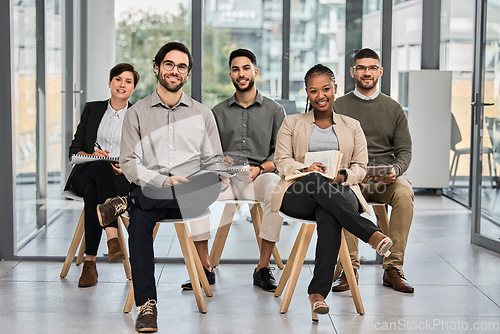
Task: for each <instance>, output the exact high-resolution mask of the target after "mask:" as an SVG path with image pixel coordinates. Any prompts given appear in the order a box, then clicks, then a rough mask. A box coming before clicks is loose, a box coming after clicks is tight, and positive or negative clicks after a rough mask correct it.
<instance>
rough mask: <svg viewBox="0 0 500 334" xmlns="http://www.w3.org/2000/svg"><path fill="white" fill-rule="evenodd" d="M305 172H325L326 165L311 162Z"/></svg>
mask: <svg viewBox="0 0 500 334" xmlns="http://www.w3.org/2000/svg"><path fill="white" fill-rule="evenodd" d="M307 172H320V173H324V172H326V166H325V165H324V164H322V163H321V162H313V163H312V164H311V166H309V167H308V168H307Z"/></svg>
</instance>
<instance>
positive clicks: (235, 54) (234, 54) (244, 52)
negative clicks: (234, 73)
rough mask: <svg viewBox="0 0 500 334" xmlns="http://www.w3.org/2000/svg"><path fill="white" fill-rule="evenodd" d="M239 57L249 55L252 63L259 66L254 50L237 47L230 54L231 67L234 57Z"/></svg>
mask: <svg viewBox="0 0 500 334" xmlns="http://www.w3.org/2000/svg"><path fill="white" fill-rule="evenodd" d="M237 57H247V58H248V59H250V61H251V62H252V64H254V65H255V66H257V57H255V55H254V54H253V52H252V51H250V50H247V49H236V50H234V51H233V52H231V54H230V55H229V68H231V62H232V61H233V59H234V58H237Z"/></svg>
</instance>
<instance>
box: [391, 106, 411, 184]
mask: <svg viewBox="0 0 500 334" xmlns="http://www.w3.org/2000/svg"><path fill="white" fill-rule="evenodd" d="M398 109H399V110H398V112H397V121H396V127H395V129H394V137H393V145H394V157H395V158H394V170H395V172H396V176H400V175H402V174H403V173H404V172H405V171H406V170H407V169H408V166H409V165H410V162H411V136H410V130H409V128H408V119H407V118H406V114H405V112H404V110H403V108H402V107H401V106H400V105H399V108H398Z"/></svg>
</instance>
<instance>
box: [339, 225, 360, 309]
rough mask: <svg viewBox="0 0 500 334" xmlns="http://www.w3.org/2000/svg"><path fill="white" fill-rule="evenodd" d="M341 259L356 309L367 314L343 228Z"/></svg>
mask: <svg viewBox="0 0 500 334" xmlns="http://www.w3.org/2000/svg"><path fill="white" fill-rule="evenodd" d="M339 260H340V262H341V263H342V267H343V268H344V274H345V276H346V278H347V283H349V288H350V290H351V294H352V299H353V300H354V305H355V306H356V311H357V312H358V313H359V314H365V308H364V307H363V301H362V300H361V294H360V293H359V288H358V283H357V282H356V276H355V275H354V271H353V270H352V263H351V257H350V256H349V250H348V249H347V243H346V240H345V236H344V230H342V239H341V242H340V250H339Z"/></svg>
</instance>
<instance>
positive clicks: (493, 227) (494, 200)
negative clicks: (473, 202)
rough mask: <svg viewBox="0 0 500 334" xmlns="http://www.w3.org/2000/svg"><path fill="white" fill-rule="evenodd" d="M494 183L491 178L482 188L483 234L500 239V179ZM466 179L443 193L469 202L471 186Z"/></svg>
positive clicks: (462, 201) (464, 202) (457, 199)
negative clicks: (499, 181) (499, 184)
mask: <svg viewBox="0 0 500 334" xmlns="http://www.w3.org/2000/svg"><path fill="white" fill-rule="evenodd" d="M493 185H494V186H495V187H492V183H491V182H490V180H489V179H486V180H484V181H483V188H481V208H482V214H483V217H482V219H481V225H480V228H481V234H482V235H484V236H486V237H488V238H490V239H493V240H497V241H500V186H498V181H494V182H493ZM468 187H469V186H468V184H467V183H466V182H465V181H463V180H462V181H460V182H457V183H456V185H455V187H454V188H449V189H445V190H444V191H443V193H444V194H445V195H446V196H448V197H450V198H452V199H454V200H456V201H457V202H459V203H463V204H467V203H468V200H469V188H468Z"/></svg>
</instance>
